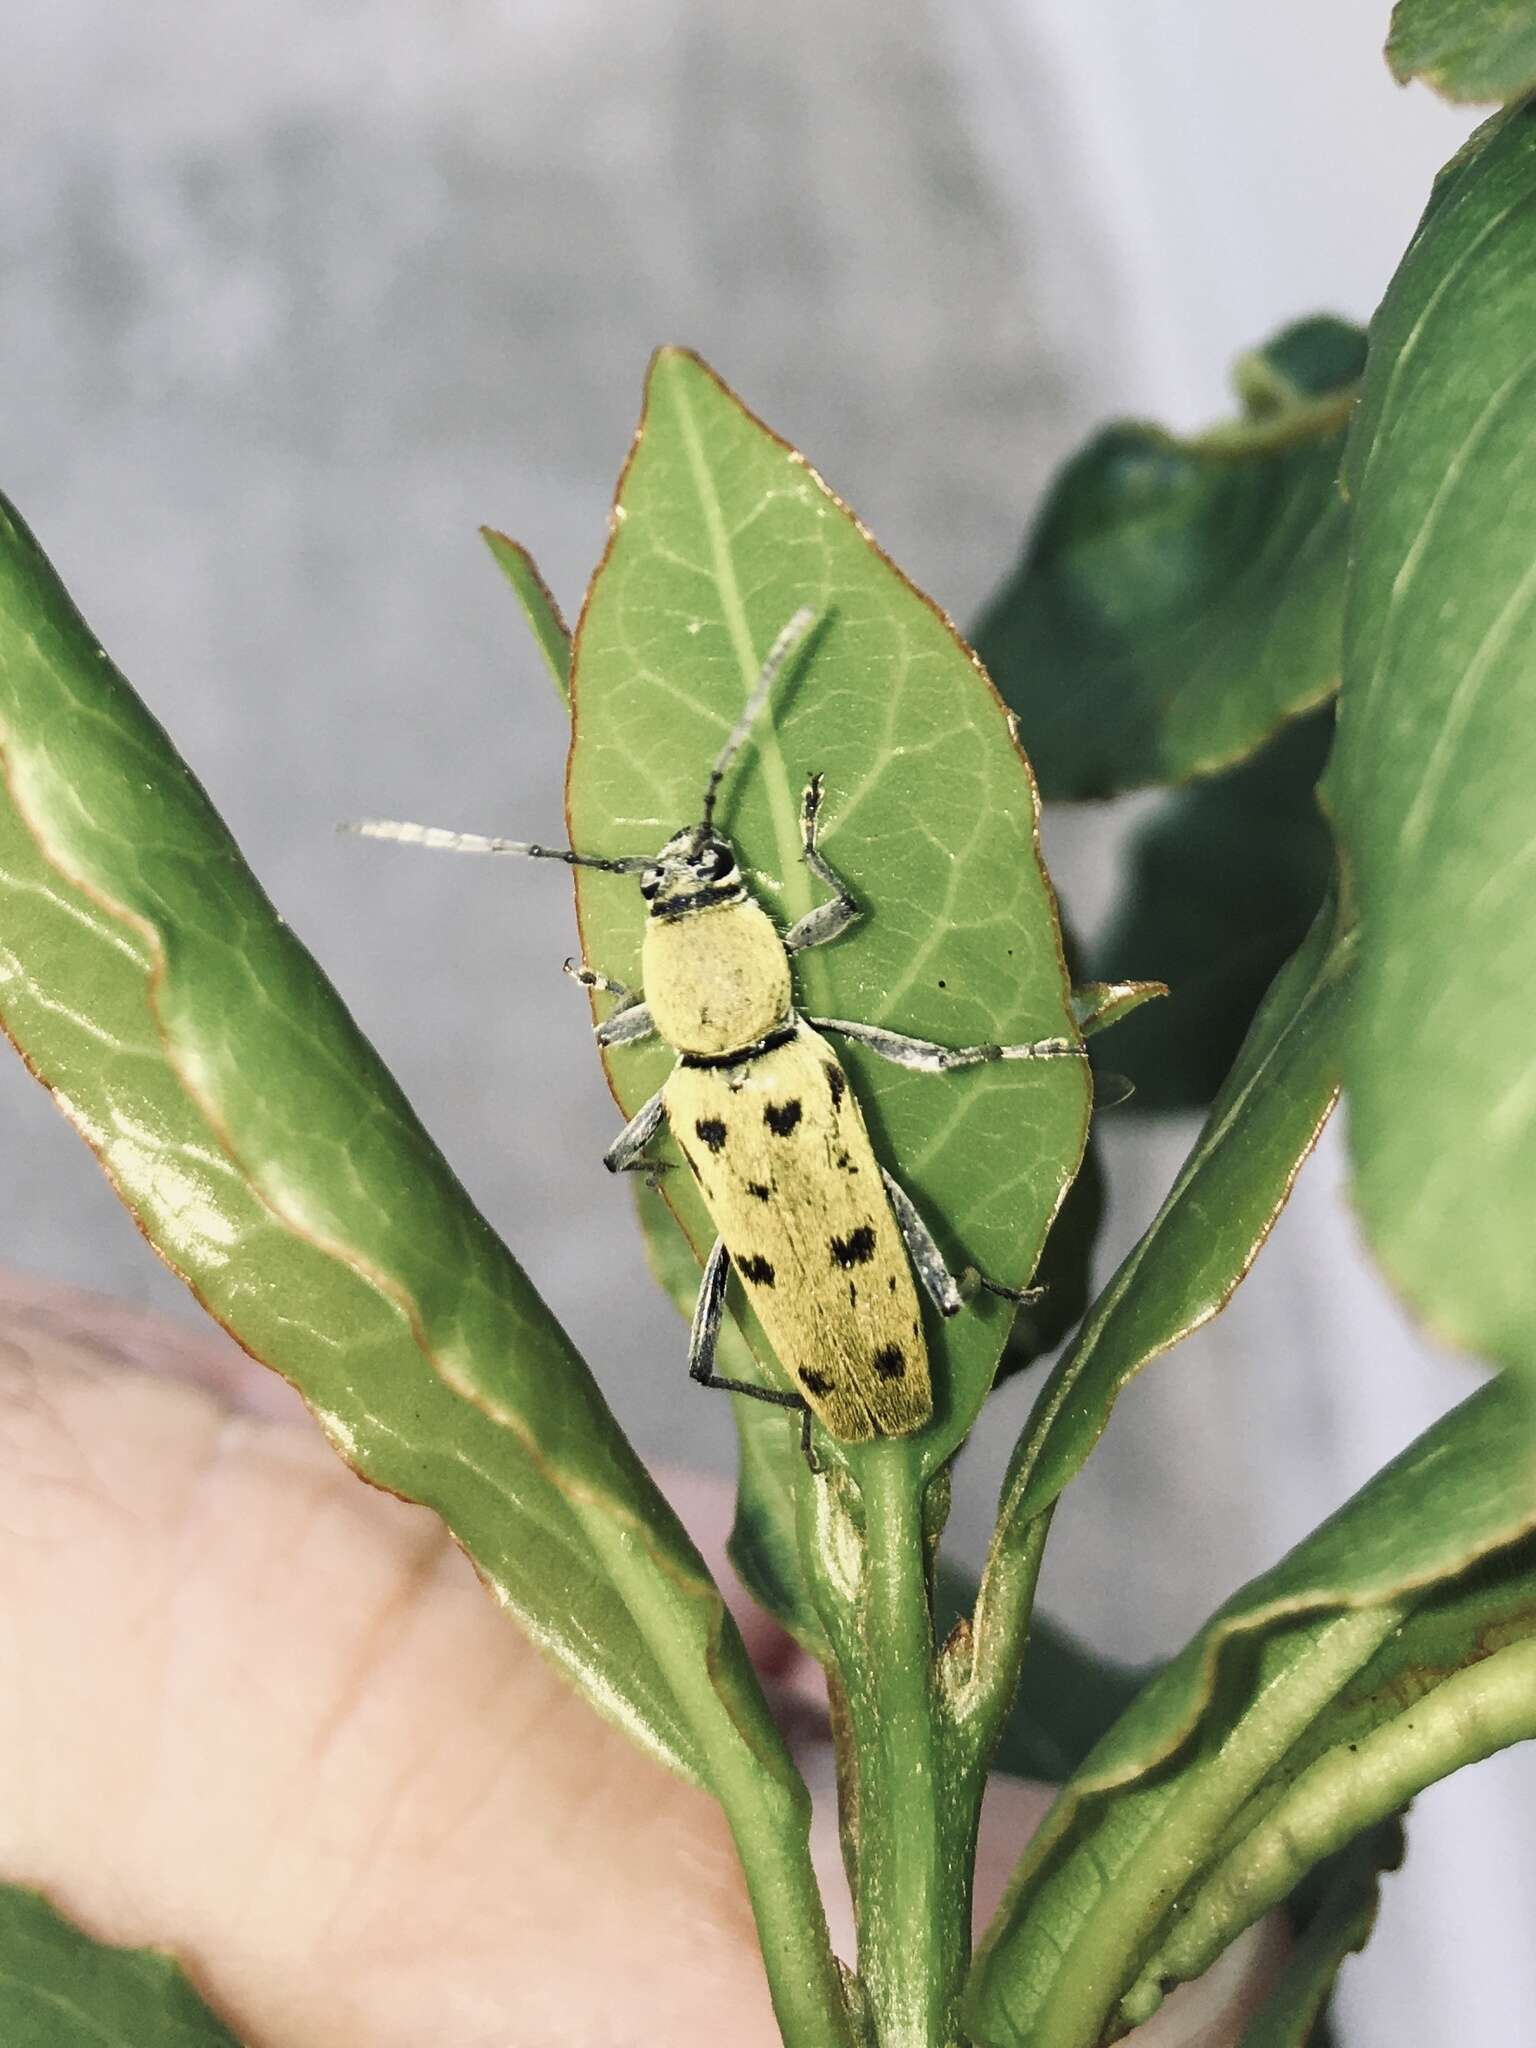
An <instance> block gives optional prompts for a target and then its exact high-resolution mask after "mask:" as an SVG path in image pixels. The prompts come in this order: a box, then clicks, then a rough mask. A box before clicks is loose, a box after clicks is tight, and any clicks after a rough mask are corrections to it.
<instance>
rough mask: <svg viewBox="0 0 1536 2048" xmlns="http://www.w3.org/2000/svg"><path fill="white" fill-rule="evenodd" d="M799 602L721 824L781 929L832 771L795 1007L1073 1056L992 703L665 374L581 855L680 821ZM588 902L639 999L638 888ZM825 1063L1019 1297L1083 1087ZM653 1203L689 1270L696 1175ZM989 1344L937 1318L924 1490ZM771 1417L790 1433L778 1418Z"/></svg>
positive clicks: (615, 631)
mask: <svg viewBox="0 0 1536 2048" xmlns="http://www.w3.org/2000/svg"><path fill="white" fill-rule="evenodd" d="M802 605H810V606H812V607H814V609H815V610H816V612H817V614H818V618H819V620H820V624H819V626H818V629H817V631H816V634H815V636H814V638H813V640H812V642H811V644H810V646H809V649H808V651H807V653H806V654H805V656H804V657H803V658H802V659H801V660H800V661H799V662H798V664H797V665H796V667H795V669H794V670H793V672H792V673H791V674H790V675H789V676H787V677H786V679H785V687H784V689H783V690H782V692H781V693H780V695H779V697H778V699H777V701H776V703H774V704H773V705H771V706H770V710H769V714H768V715H767V716H766V717H765V718H764V719H763V721H761V722H760V724H759V727H758V730H757V732H756V734H755V735H754V739H753V742H752V743H751V744H750V745H749V747H748V748H747V750H746V751H745V752H744V754H743V755H742V756H741V757H740V762H739V765H738V767H737V768H736V770H735V771H734V772H733V774H732V776H731V778H730V780H729V781H728V783H727V785H726V789H725V794H724V797H723V799H722V813H721V817H722V822H723V823H724V825H725V826H726V828H727V829H728V830H729V831H730V832H731V834H732V835H733V837H734V839H735V843H736V845H737V849H738V852H739V853H740V855H741V857H742V859H743V863H744V868H745V871H746V872H747V873H748V875H749V876H750V877H751V879H752V880H753V883H754V885H755V886H756V888H757V889H758V890H759V892H760V894H761V896H762V899H763V901H764V903H765V905H766V906H767V908H768V909H769V910H770V911H771V912H772V913H773V914H774V915H775V916H778V917H780V918H783V919H785V920H788V919H790V918H793V917H796V916H798V915H800V914H801V912H803V911H804V910H806V909H808V908H809V907H810V905H811V903H812V902H813V901H814V900H817V899H818V897H819V895H820V891H819V890H818V889H817V887H816V885H815V884H814V883H813V881H812V878H811V877H810V875H809V874H808V872H807V870H806V868H805V867H804V865H803V863H802V861H801V859H800V837H799V822H798V820H799V802H800V793H801V789H802V786H803V784H804V782H805V780H806V779H807V777H808V776H809V775H810V774H811V773H813V772H816V771H819V772H821V773H822V774H823V775H824V776H825V779H826V802H825V810H824V812H823V819H824V829H823V836H822V845H823V849H824V851H825V853H826V855H827V858H828V859H829V860H830V861H831V862H832V864H833V866H834V867H835V868H837V869H838V870H839V871H840V872H841V873H842V874H843V875H844V876H845V877H846V878H847V880H848V882H849V883H850V885H851V886H852V888H853V890H854V892H855V894H856V895H857V897H858V899H859V901H860V902H861V903H862V904H863V905H864V906H865V912H866V914H865V916H864V917H863V918H862V919H861V921H860V922H859V923H858V924H857V925H856V926H855V927H854V929H853V930H852V931H851V932H850V933H849V934H848V935H847V936H846V937H844V938H842V939H840V940H839V941H838V942H837V943H836V944H835V945H831V946H827V947H825V948H820V949H817V950H814V951H810V952H807V953H804V954H802V955H800V956H798V957H797V960H796V975H797V991H798V993H797V1000H798V1001H799V1003H800V1005H801V1007H802V1008H803V1009H804V1010H805V1011H806V1012H808V1013H809V1014H811V1015H820V1016H834V1017H839V1016H840V1017H852V1018H856V1019H860V1020H864V1021H868V1022H872V1023H881V1024H886V1025H889V1026H892V1027H894V1028H897V1029H900V1030H902V1031H905V1032H910V1033H914V1034H916V1035H919V1036H922V1037H930V1038H934V1039H938V1040H940V1041H941V1042H944V1043H947V1044H969V1043H977V1042H980V1041H983V1040H994V1039H1003V1040H1005V1041H1009V1042H1018V1041H1031V1040H1034V1039H1037V1038H1043V1037H1049V1036H1055V1035H1059V1034H1062V1033H1069V1032H1070V1031H1071V1029H1072V1025H1071V1016H1070V1010H1069V1008H1068V988H1067V982H1066V976H1065V970H1064V967H1063V963H1062V955H1061V944H1060V939H1059V935H1058V932H1057V928H1056V922H1055V917H1054V914H1053V904H1052V900H1051V896H1050V892H1049V889H1048V887H1047V885H1046V882H1045V878H1044V875H1043V873H1042V870H1041V866H1040V859H1039V847H1038V841H1037V836H1036V803H1035V794H1034V788H1033V785H1032V783H1031V780H1030V777H1029V772H1028V768H1027V765H1026V763H1025V762H1024V760H1023V758H1022V756H1021V755H1020V753H1019V752H1018V750H1017V748H1016V746H1015V744H1014V742H1013V740H1012V737H1011V735H1010V732H1009V729H1008V724H1007V720H1006V717H1005V715H1004V711H1003V707H1002V706H1001V705H1000V704H999V703H998V701H997V698H996V697H995V695H994V694H993V692H992V691H991V690H990V689H989V688H988V686H987V683H986V680H985V678H984V677H983V676H982V675H981V674H980V673H979V671H978V670H977V668H976V666H975V664H974V662H973V661H972V660H971V659H970V658H969V656H968V655H967V653H966V651H965V649H964V648H963V646H962V645H961V643H960V642H959V641H958V639H957V638H956V636H955V634H954V632H953V630H952V629H951V627H950V626H949V624H948V622H947V621H946V620H945V619H944V618H943V616H942V615H941V614H940V613H939V612H938V611H937V610H936V609H935V608H934V607H933V606H932V605H931V604H930V603H929V602H928V601H927V600H926V599H925V598H923V597H921V596H920V595H919V594H918V593H917V592H916V591H915V590H914V589H913V588H912V587H911V585H910V584H908V583H907V582H906V581H905V580H904V579H903V578H902V577H901V576H900V574H899V573H898V572H897V571H896V570H895V569H894V568H893V567H892V566H891V564H890V563H889V562H888V561H887V560H886V559H885V557H884V556H883V555H881V554H880V552H879V551H878V549H876V548H875V547H874V546H873V544H872V543H871V542H870V540H869V539H868V537H867V536H866V535H865V534H864V532H863V531H862V530H861V529H860V528H859V526H858V525H857V523H856V522H855V521H854V519H853V518H852V516H851V515H850V514H849V513H848V511H847V510H846V508H845V507H843V506H842V505H841V504H839V502H838V501H837V500H836V499H835V498H834V497H832V495H831V494H830V492H829V491H828V490H827V489H826V487H825V485H823V484H822V483H821V481H820V479H819V478H818V477H817V476H816V474H815V473H814V471H812V470H810V469H809V468H808V467H807V466H806V464H805V463H804V461H803V460H802V459H801V457H800V456H798V455H797V454H796V453H795V452H794V451H793V450H791V449H789V448H787V447H786V446H785V445H784V443H783V442H781V441H779V440H778V439H777V438H776V437H774V436H773V435H772V434H770V433H769V432H768V431H767V429H765V428H764V427H763V426H762V425H761V424H760V423H759V422H758V421H756V420H755V419H753V418H752V416H751V415H750V414H749V413H747V412H746V411H745V410H744V408H743V407H742V406H741V405H740V403H739V402H738V401H737V400H736V399H735V398H734V397H733V396H732V394H731V393H729V392H728V391H727V390H726V389H725V388H724V387H723V386H722V385H721V384H720V383H719V382H718V381H717V380H716V378H715V377H714V376H713V375H712V373H711V372H710V371H709V370H707V369H706V368H705V367H704V365H703V364H701V363H700V362H698V361H697V360H696V359H695V358H694V357H692V356H689V355H686V354H684V353H682V352H680V351H675V350H665V351H663V352H662V354H661V355H660V356H659V357H658V358H657V360H656V364H655V366H654V368H653V371H652V374H651V380H650V386H649V390H648V394H647V400H646V410H645V416H644V420H643V422H642V425H641V429H640V434H639V437H638V440H637V443H636V447H635V452H634V455H633V457H632V459H631V462H630V466H629V468H628V470H627V471H626V473H625V477H624V482H623V485H622V487H621V491H620V497H619V503H618V508H617V515H616V519H615V524H614V530H613V538H612V541H611V543H610V546H609V550H608V554H607V556H606V558H605V560H604V563H603V566H602V568H601V569H600V571H599V572H598V576H597V578H596V580H595V582H594V585H593V589H592V593H591V596H590V597H589V599H588V602H587V606H586V610H585V612H584V614H583V619H582V624H581V629H580V632H579V634H578V638H577V648H576V661H575V672H574V680H573V690H572V698H573V703H574V707H575V723H576V744H575V749H574V753H573V757H572V764H571V777H570V784H569V800H570V821H571V832H572V843H573V845H575V846H577V847H579V848H581V849H582V850H583V851H586V852H593V853H599V854H611V853H619V854H635V853H651V852H654V851H655V850H656V848H657V846H658V845H659V844H660V843H661V841H662V840H664V839H665V838H666V837H667V836H668V835H669V834H670V833H671V832H673V831H675V830H676V829H677V828H678V827H679V826H680V825H682V824H684V823H685V822H688V821H691V820H694V819H696V818H697V817H698V816H699V813H700V809H701V805H702V799H703V793H704V782H705V777H706V774H707V771H708V768H709V764H710V762H711V760H712V759H713V757H714V755H715V754H716V752H717V751H718V749H719V746H720V744H721V742H722V740H723V739H724V737H725V735H726V733H727V732H728V731H729V729H730V727H731V725H732V724H733V722H734V720H735V718H736V716H737V714H738V712H739V711H740V709H741V706H742V704H743V702H744V701H745V698H746V696H747V693H748V691H749V689H750V687H751V685H752V682H753V680H754V679H755V677H756V674H757V670H758V667H759V664H760V662H761V660H762V657H763V654H764V652H765V651H766V649H767V647H768V645H769V644H770V642H771V641H772V639H773V638H774V636H775V634H776V633H777V632H778V630H779V629H780V627H782V626H783V625H784V624H785V622H786V621H787V620H788V619H789V618H790V617H791V615H792V614H793V613H794V612H795V611H796V610H797V609H798V608H799V607H800V606H802ZM578 892H579V901H580V908H581V919H582V930H583V937H584V943H585V946H586V952H587V958H588V960H589V962H590V964H591V965H592V966H594V967H598V968H601V969H602V970H603V971H604V972H605V973H608V974H612V975H614V976H615V977H616V978H618V979H619V980H621V981H627V982H630V983H633V982H634V981H635V979H636V978H637V972H638V957H639V941H640V935H641V930H642V926H643V917H642V910H643V905H642V904H641V901H640V899H639V897H638V895H637V893H636V890H635V885H634V883H633V881H632V880H629V879H626V878H623V877H615V876H609V875H603V874H594V873H590V872H586V871H583V872H582V873H581V874H580V875H579V877H578ZM838 1051H839V1054H840V1056H841V1057H842V1058H843V1061H844V1064H845V1065H846V1067H847V1069H848V1072H849V1076H850V1078H851V1080H852V1082H853V1085H854V1087H855V1089H856V1090H857V1092H858V1096H859V1100H860V1102H861V1104H862V1106H863V1108H864V1112H865V1115H866V1117H867V1119H868V1120H869V1123H870V1126H871V1130H872V1133H873V1135H874V1138H875V1142H876V1145H877V1147H878V1149H879V1151H880V1153H881V1156H882V1158H883V1159H885V1160H886V1161H888V1162H889V1164H890V1166H891V1168H892V1170H893V1171H895V1172H896V1173H898V1174H899V1176H900V1178H901V1179H902V1181H903V1182H904V1184H905V1185H906V1187H907V1188H908V1190H909V1192H910V1193H911V1195H912V1197H913V1199H914V1200H915V1201H916V1202H917V1204H918V1206H919V1208H920V1209H921V1210H922V1212H923V1214H924V1215H925V1217H926V1218H927V1219H928V1221H929V1223H930V1225H931V1226H932V1228H933V1230H934V1233H935V1235H936V1236H937V1238H938V1239H939V1242H940V1244H941V1246H942V1248H943V1249H944V1251H945V1253H946V1255H947V1256H948V1258H949V1259H950V1262H951V1264H952V1266H953V1267H954V1268H955V1269H956V1270H959V1269H961V1268H963V1267H964V1266H966V1265H975V1266H977V1267H979V1268H980V1269H981V1270H982V1271H984V1272H985V1273H987V1275H988V1276H989V1277H990V1278H992V1279H995V1280H998V1281H1000V1282H1002V1283H1003V1284H1005V1285H1009V1286H1022V1285H1024V1284H1025V1283H1026V1282H1027V1280H1028V1278H1029V1276H1030V1274H1031V1272H1032V1271H1033V1269H1034V1266H1035V1263H1036V1261H1037V1259H1038V1257H1039V1254H1040V1248H1041V1245H1042V1243H1043V1241H1044V1238H1045V1234H1046V1231H1047V1228H1048V1227H1049V1225H1050V1222H1051V1219H1052V1217H1053V1216H1054V1215H1055V1213H1056V1210H1057V1208H1058V1206H1059V1204H1060V1202H1061V1199H1062V1196H1063V1195H1064V1193H1065V1191H1066V1188H1067V1185H1068V1182H1069V1181H1070V1179H1071V1177H1072V1174H1073V1173H1074V1171H1075V1170H1076V1167H1077V1164H1078V1161H1079V1158H1080V1157H1081V1153H1082V1147H1083V1137H1084V1130H1085V1125H1086V1118H1087V1094H1088V1089H1087V1074H1086V1071H1085V1068H1084V1064H1083V1063H1082V1062H1081V1061H1078V1060H1053V1061H1042V1062H1038V1063H1035V1064H1033V1065H1030V1064H1020V1063H1010V1064H1008V1065H1006V1066H1002V1065H990V1066H985V1067H977V1068H972V1069H969V1070H966V1071H963V1072H959V1073H954V1074H948V1075H943V1076H928V1075H923V1074H916V1073H912V1072H908V1071H903V1070H901V1069H898V1068H895V1067H892V1066H890V1065H888V1064H885V1063H883V1062H881V1061H879V1060H876V1059H874V1058H872V1057H870V1056H869V1055H867V1054H866V1053H865V1052H864V1051H863V1050H862V1049H861V1048H859V1047H857V1046H852V1045H848V1044H846V1043H842V1044H839V1047H838ZM668 1065H669V1056H668V1054H667V1052H666V1049H665V1048H664V1047H659V1046H655V1045H650V1046H640V1047H631V1048H620V1049H618V1050H617V1051H615V1052H614V1053H613V1054H612V1055H611V1056H610V1076H611V1079H612V1082H613V1086H614V1090H615V1093H616V1095H617V1096H618V1099H619V1101H620V1104H621V1106H622V1107H623V1108H624V1110H625V1111H626V1113H632V1112H633V1111H634V1110H635V1109H636V1108H637V1107H638V1106H639V1104H640V1103H641V1102H642V1101H643V1100H644V1099H645V1097H646V1096H647V1095H649V1094H650V1093H651V1092H652V1091H653V1090H654V1089H655V1088H656V1087H658V1086H659V1084H660V1082H661V1081H662V1079H663V1078H664V1076H665V1074H666V1072H667V1069H668ZM665 1189H666V1195H667V1199H668V1200H669V1202H671V1203H672V1204H673V1205H674V1206H675V1208H676V1210H677V1212H678V1214H679V1216H680V1218H681V1220H682V1223H683V1226H684V1228H685V1230H686V1232H687V1234H688V1237H689V1239H690V1241H691V1242H692V1244H693V1246H694V1249H695V1252H696V1254H698V1255H699V1256H702V1255H703V1254H704V1253H705V1252H706V1251H707V1250H708V1247H709V1243H710V1241H711V1236H712V1232H711V1229H710V1225H709V1222H708V1219H707V1217H706V1215H705V1213H704V1210H703V1208H702V1205H701V1203H700V1202H699V1200H698V1198H697V1196H696V1194H695V1193H694V1191H693V1188H692V1184H691V1181H690V1179H689V1177H688V1176H687V1174H686V1173H684V1172H681V1171H679V1172H673V1173H670V1174H668V1175H667V1177H666V1181H665ZM1008 1321H1009V1318H1008V1315H1007V1313H1006V1312H1005V1311H1004V1309H1003V1305H1002V1304H1001V1303H994V1302H991V1301H987V1302H984V1303H981V1304H979V1305H977V1306H976V1307H974V1308H972V1309H970V1310H968V1311H967V1313H965V1314H964V1315H961V1316H957V1317H955V1318H954V1319H953V1320H952V1321H951V1322H949V1323H948V1324H942V1323H941V1322H940V1319H939V1318H937V1317H932V1318H930V1320H929V1324H928V1340H929V1348H930V1352H931V1354H932V1355H933V1357H934V1359H935V1362H936V1364H935V1383H936V1417H935V1422H934V1425H933V1427H932V1428H931V1429H930V1430H928V1431H926V1432H923V1433H922V1434H921V1435H920V1436H919V1437H917V1438H914V1439H912V1440H911V1442H912V1444H913V1448H914V1470H916V1469H917V1465H918V1464H920V1465H921V1467H922V1469H923V1470H925V1471H931V1470H932V1469H934V1468H935V1467H936V1466H937V1465H938V1464H939V1463H941V1462H942V1461H943V1460H944V1459H945V1458H947V1457H948V1456H949V1455H950V1453H951V1452H952V1451H953V1450H954V1448H955V1446H956V1445H957V1444H958V1443H959V1442H960V1440H961V1438H962V1437H963V1436H964V1434H965V1432H966V1430H967V1429H968V1428H969V1427H970V1424H971V1421H972V1420H973V1418H974V1416H975V1413H976V1410H977V1408H978V1407H979V1405H980V1402H981V1400H982V1398H983V1396H984V1395H985V1393H986V1390H987V1387H988V1385H989V1384H990V1382H991V1379H992V1375H993V1371H994V1368H995V1366H996V1364H997V1359H998V1354H999V1352H1000V1350H1001V1347H1002V1343H1003V1339H1004V1337H1005V1335H1006V1333H1007V1327H1008ZM751 1334H752V1335H753V1337H754V1348H757V1347H759V1346H760V1345H761V1338H760V1336H759V1335H757V1333H756V1332H755V1331H753V1332H751ZM760 1355H762V1354H761V1352H760ZM766 1369H769V1370H776V1368H771V1367H768V1368H766ZM766 1421H767V1422H768V1423H769V1424H770V1425H774V1424H776V1426H777V1427H778V1429H779V1430H780V1431H781V1433H785V1434H788V1433H789V1432H790V1431H791V1428H792V1425H791V1424H790V1423H789V1422H788V1421H787V1420H786V1419H785V1418H782V1417H779V1418H775V1417H771V1416H770V1417H767V1418H766ZM829 1448H831V1449H833V1450H834V1451H835V1450H836V1447H835V1446H830V1447H829ZM847 1455H848V1457H849V1461H850V1463H853V1462H855V1461H856V1459H857V1458H858V1456H859V1455H860V1454H859V1453H858V1452H856V1451H853V1450H850V1451H849V1452H848V1454H847Z"/></svg>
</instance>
